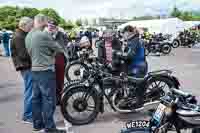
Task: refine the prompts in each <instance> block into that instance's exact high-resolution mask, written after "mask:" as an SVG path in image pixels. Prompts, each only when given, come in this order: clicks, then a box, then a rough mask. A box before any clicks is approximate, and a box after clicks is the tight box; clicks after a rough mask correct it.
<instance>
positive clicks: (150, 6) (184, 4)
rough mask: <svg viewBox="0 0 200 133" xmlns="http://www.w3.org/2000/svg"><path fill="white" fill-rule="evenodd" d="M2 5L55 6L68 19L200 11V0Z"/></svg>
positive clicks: (18, 1)
mask: <svg viewBox="0 0 200 133" xmlns="http://www.w3.org/2000/svg"><path fill="white" fill-rule="evenodd" d="M1 5H19V6H28V7H36V8H54V9H55V10H57V11H58V12H59V14H60V15H61V16H63V17H64V18H66V19H68V18H70V19H71V18H85V17H105V16H106V17H107V16H109V17H120V16H121V17H130V16H131V17H133V16H142V15H159V14H162V15H166V14H167V13H168V12H169V11H170V10H171V9H172V8H173V7H174V5H176V6H177V7H178V8H180V9H182V10H199V11H200V0H0V6H1Z"/></svg>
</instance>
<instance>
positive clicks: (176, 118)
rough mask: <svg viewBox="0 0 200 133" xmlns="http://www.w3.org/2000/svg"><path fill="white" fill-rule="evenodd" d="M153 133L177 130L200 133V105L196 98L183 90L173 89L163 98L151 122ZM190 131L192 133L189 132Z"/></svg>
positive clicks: (179, 131)
mask: <svg viewBox="0 0 200 133" xmlns="http://www.w3.org/2000/svg"><path fill="white" fill-rule="evenodd" d="M151 127H152V132H153V133H167V132H169V131H171V130H175V131H176V132H177V133H181V132H182V131H184V130H188V132H187V133H200V105H197V100H196V99H195V97H194V96H192V95H190V94H188V93H185V92H183V91H181V90H177V89H172V91H171V93H169V94H168V95H166V96H165V97H162V98H161V103H160V105H159V106H158V108H157V110H156V112H155V113H154V115H153V117H152V120H151ZM189 131H190V132H189Z"/></svg>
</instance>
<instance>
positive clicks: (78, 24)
mask: <svg viewBox="0 0 200 133" xmlns="http://www.w3.org/2000/svg"><path fill="white" fill-rule="evenodd" d="M75 24H76V25H77V26H79V27H80V26H82V20H81V19H77V20H76V22H75Z"/></svg>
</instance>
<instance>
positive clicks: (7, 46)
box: [3, 43, 10, 56]
mask: <svg viewBox="0 0 200 133" xmlns="http://www.w3.org/2000/svg"><path fill="white" fill-rule="evenodd" d="M3 47H4V50H5V54H6V56H10V48H9V43H3Z"/></svg>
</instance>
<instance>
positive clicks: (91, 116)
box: [61, 86, 100, 125]
mask: <svg viewBox="0 0 200 133" xmlns="http://www.w3.org/2000/svg"><path fill="white" fill-rule="evenodd" d="M99 107H100V102H99V96H98V94H97V93H96V92H95V91H93V90H89V91H88V90H87V89H86V88H85V87H84V86H77V87H76V86H75V87H74V88H71V90H70V91H68V92H67V93H66V94H64V96H63V97H62V100H61V112H62V114H63V116H64V118H65V119H66V120H67V121H69V122H70V123H72V124H73V125H85V124H88V123H91V122H93V121H94V120H95V119H96V117H97V115H98V113H99Z"/></svg>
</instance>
